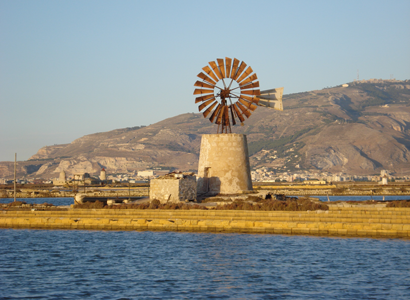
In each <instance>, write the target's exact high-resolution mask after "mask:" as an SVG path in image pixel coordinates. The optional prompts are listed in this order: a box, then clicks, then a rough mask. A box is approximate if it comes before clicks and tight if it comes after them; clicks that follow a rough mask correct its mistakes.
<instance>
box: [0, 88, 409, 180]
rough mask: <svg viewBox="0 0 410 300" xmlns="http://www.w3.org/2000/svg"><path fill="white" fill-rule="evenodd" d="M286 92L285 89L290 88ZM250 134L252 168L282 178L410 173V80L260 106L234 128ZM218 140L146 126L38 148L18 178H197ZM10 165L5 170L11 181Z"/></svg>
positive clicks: (185, 125)
mask: <svg viewBox="0 0 410 300" xmlns="http://www.w3.org/2000/svg"><path fill="white" fill-rule="evenodd" d="M285 91H286V87H285ZM233 132H235V133H244V134H246V135H247V138H248V144H249V151H250V156H251V159H250V160H251V166H252V168H260V167H263V166H264V167H267V168H271V169H274V170H276V171H278V172H282V171H286V170H290V171H296V170H320V171H323V172H333V173H335V172H343V173H346V174H351V175H353V174H358V175H360V174H362V175H365V174H376V173H379V171H380V170H381V169H387V170H390V171H392V172H396V173H398V174H401V173H407V174H408V173H410V152H409V150H410V80H406V81H391V80H384V81H383V80H370V81H361V82H352V83H349V86H348V87H342V86H337V87H333V88H327V89H323V90H317V91H310V92H304V93H297V94H291V95H285V96H284V111H283V112H278V111H274V110H271V109H268V108H263V107H259V108H257V109H256V111H255V112H254V113H253V114H252V116H251V117H250V118H249V119H248V120H246V122H245V126H242V127H241V126H235V127H234V128H233ZM207 133H216V127H215V125H213V124H211V123H210V122H209V120H208V119H204V118H203V117H202V114H192V113H191V114H183V115H179V116H176V117H172V118H169V119H166V120H163V121H161V122H158V123H156V124H153V125H150V126H146V127H132V128H124V129H117V130H113V131H109V132H103V133H95V134H91V135H86V136H83V137H81V138H79V139H77V140H75V141H73V142H72V143H70V144H65V145H55V146H48V147H44V148H41V149H40V150H39V151H38V152H37V154H35V155H33V156H32V157H31V158H30V160H28V161H26V162H20V163H19V170H18V174H19V177H20V178H21V177H23V176H27V177H42V178H54V177H58V173H59V172H60V171H61V170H65V171H66V172H67V173H68V174H70V173H78V172H89V173H94V174H95V173H97V172H99V170H100V169H101V168H102V167H104V168H106V169H107V170H108V172H109V173H111V174H113V173H132V172H135V171H138V170H144V169H148V168H163V169H168V168H170V167H173V168H176V169H179V170H192V171H196V169H197V163H198V158H199V147H200V141H201V135H202V134H207ZM12 174H13V164H12V163H11V162H2V163H0V177H8V178H11V177H12Z"/></svg>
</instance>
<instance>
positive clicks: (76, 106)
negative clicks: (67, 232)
mask: <svg viewBox="0 0 410 300" xmlns="http://www.w3.org/2000/svg"><path fill="white" fill-rule="evenodd" d="M409 12H410V1H408V0H403V1H400V0H394V1H391V0H388V1H387V0H386V1H375V0H371V1H357V0H355V1H273V0H271V1H257V0H254V1H249V0H248V1H226V0H224V1H222V0H218V1H211V0H208V1H194V0H190V1H176V0H173V1H165V0H164V1H101V0H98V1H90V0H87V1H83V0H81V1H73V0H70V1H38V0H37V1H34V0H27V1H19V0H10V1H3V0H0V47H1V50H0V104H1V105H0V161H3V160H8V161H12V160H14V153H15V152H17V154H18V159H19V160H26V159H28V158H29V157H30V156H31V155H33V154H35V153H36V152H37V150H38V149H39V148H41V147H43V146H46V145H53V144H63V143H70V142H72V141H73V140H74V139H76V138H79V137H81V136H83V135H86V134H91V133H95V132H103V131H109V130H113V129H117V128H124V127H133V126H138V125H149V124H153V123H155V122H158V121H160V120H163V119H165V118H169V117H173V116H176V115H178V114H182V113H186V112H197V111H198V106H197V105H195V104H194V98H195V97H194V96H193V95H192V93H193V90H194V87H193V84H194V83H195V81H196V80H197V77H196V75H197V74H198V73H199V72H200V71H201V68H202V67H204V66H205V65H206V64H207V63H208V62H209V61H212V60H216V58H224V57H225V56H227V57H231V58H233V57H236V58H238V59H239V60H243V61H245V62H246V63H247V64H248V65H250V66H252V68H253V70H254V71H255V72H256V73H257V75H258V78H259V81H260V84H261V89H269V88H275V87H280V86H284V87H285V90H284V91H285V94H289V93H296V92H303V91H308V90H314V89H322V88H324V87H328V86H335V85H339V84H342V83H345V82H350V81H353V79H355V78H356V76H357V74H356V73H357V70H359V72H360V79H370V78H383V79H389V78H390V76H391V75H393V76H394V77H395V78H396V79H400V80H404V79H410V17H409ZM285 109H286V107H285Z"/></svg>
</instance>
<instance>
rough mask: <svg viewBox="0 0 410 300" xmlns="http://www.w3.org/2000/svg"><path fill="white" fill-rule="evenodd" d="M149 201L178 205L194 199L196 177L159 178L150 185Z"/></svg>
mask: <svg viewBox="0 0 410 300" xmlns="http://www.w3.org/2000/svg"><path fill="white" fill-rule="evenodd" d="M149 198H150V200H153V199H158V200H159V201H160V202H161V203H167V202H168V203H170V202H171V203H178V202H180V201H184V200H195V199H196V177H195V176H185V177H184V178H169V179H164V178H159V179H153V180H151V183H150V193H149Z"/></svg>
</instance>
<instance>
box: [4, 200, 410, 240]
mask: <svg viewBox="0 0 410 300" xmlns="http://www.w3.org/2000/svg"><path fill="white" fill-rule="evenodd" d="M0 228H25V229H77V230H78V229H80V230H161V231H191V232H237V233H268V234H303V235H320V236H350V237H386V238H410V208H383V207H370V206H368V207H331V208H330V210H329V211H296V212H295V211H289V212H288V211H269V212H268V211H234V210H151V209H147V210H132V209H129V210H128V209H127V210H119V209H69V210H66V211H1V212H0Z"/></svg>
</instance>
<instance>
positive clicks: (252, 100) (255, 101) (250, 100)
mask: <svg viewBox="0 0 410 300" xmlns="http://www.w3.org/2000/svg"><path fill="white" fill-rule="evenodd" d="M240 98H242V99H245V100H246V101H249V102H252V103H255V104H258V101H259V98H258V97H249V96H246V95H241V97H240Z"/></svg>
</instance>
